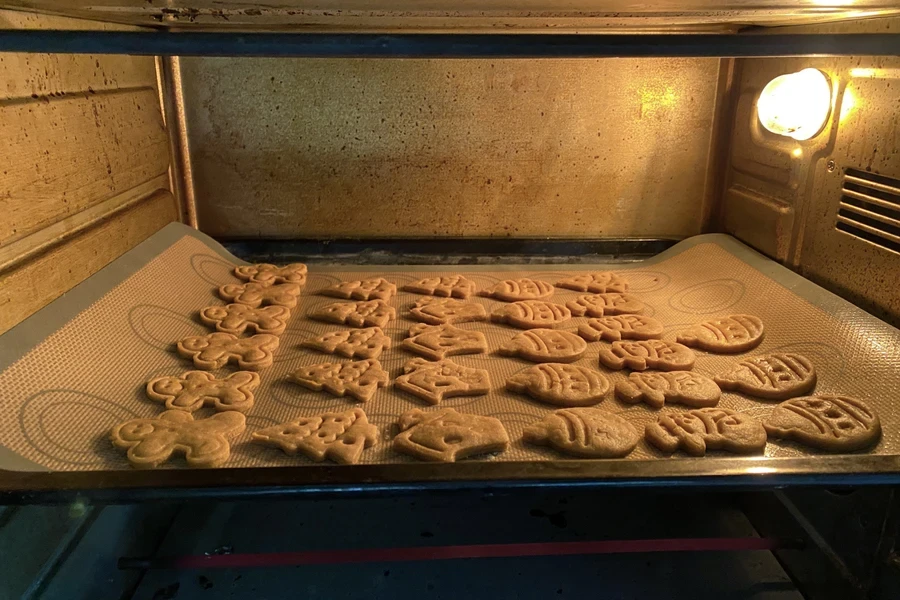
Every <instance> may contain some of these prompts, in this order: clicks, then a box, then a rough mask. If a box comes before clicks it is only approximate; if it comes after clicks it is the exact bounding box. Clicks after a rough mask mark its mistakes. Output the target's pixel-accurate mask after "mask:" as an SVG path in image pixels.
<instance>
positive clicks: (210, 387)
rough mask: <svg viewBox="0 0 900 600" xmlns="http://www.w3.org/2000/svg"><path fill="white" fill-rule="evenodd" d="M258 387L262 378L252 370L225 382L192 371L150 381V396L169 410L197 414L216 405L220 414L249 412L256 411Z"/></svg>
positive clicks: (232, 375) (200, 372) (204, 373)
mask: <svg viewBox="0 0 900 600" xmlns="http://www.w3.org/2000/svg"><path fill="white" fill-rule="evenodd" d="M258 386H259V375H257V374H256V373H251V372H250V371H238V372H237V373H232V374H231V375H228V376H227V377H224V378H222V379H216V376H215V375H213V374H212V373H207V372H205V371H188V372H186V373H184V374H182V375H181V376H179V377H176V376H173V375H166V376H163V377H156V378H154V379H151V380H150V381H148V382H147V397H148V398H150V399H151V400H154V401H156V402H164V403H165V405H166V408H167V409H168V410H186V411H188V412H194V411H196V410H198V409H200V408H202V407H203V406H212V407H213V408H215V409H216V410H217V411H226V410H236V411H238V412H242V413H246V412H247V411H249V410H250V409H251V408H253V390H255V389H256V388H257V387H258Z"/></svg>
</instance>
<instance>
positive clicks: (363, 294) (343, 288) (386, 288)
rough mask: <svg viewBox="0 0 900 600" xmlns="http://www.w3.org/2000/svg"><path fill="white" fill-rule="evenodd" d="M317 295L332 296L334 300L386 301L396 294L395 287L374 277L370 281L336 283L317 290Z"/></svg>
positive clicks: (382, 279)
mask: <svg viewBox="0 0 900 600" xmlns="http://www.w3.org/2000/svg"><path fill="white" fill-rule="evenodd" d="M319 293H320V294H322V295H324V296H334V297H335V298H346V299H351V298H352V299H353V300H385V301H387V300H390V299H391V296H393V295H394V294H396V293H397V286H396V285H394V284H393V283H391V282H390V281H388V280H387V279H385V278H384V277H374V278H372V279H362V280H357V281H343V282H341V283H336V284H334V285H332V286H328V287H327V288H324V289H322V290H319Z"/></svg>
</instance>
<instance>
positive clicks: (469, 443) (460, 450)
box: [394, 408, 509, 462]
mask: <svg viewBox="0 0 900 600" xmlns="http://www.w3.org/2000/svg"><path fill="white" fill-rule="evenodd" d="M508 448H509V434H507V433H506V429H504V427H503V423H501V422H500V421H499V420H497V419H495V418H494V417H483V416H481V415H467V414H463V413H458V412H456V411H455V410H453V409H452V408H440V409H437V410H432V411H428V412H426V411H423V410H419V409H417V408H416V409H413V410H411V411H409V412H406V413H403V414H402V415H400V433H399V434H398V435H397V437H395V438H394V450H396V451H397V452H402V453H403V454H408V455H409V456H412V457H414V458H418V459H420V460H428V461H439V462H454V461H456V460H459V459H463V458H467V457H469V456H474V455H477V454H486V453H488V452H504V451H506V450H507V449H508Z"/></svg>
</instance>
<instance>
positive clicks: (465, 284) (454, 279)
mask: <svg viewBox="0 0 900 600" xmlns="http://www.w3.org/2000/svg"><path fill="white" fill-rule="evenodd" d="M403 289H404V290H406V291H407V292H415V293H416V294H430V295H432V296H443V297H445V298H448V297H451V296H452V297H453V298H462V299H463V300H465V299H466V298H468V297H469V296H471V295H472V294H474V293H475V283H474V282H473V281H470V280H468V279H466V278H465V277H463V276H462V275H443V276H441V277H426V278H424V279H420V280H419V281H417V282H415V283H410V284H407V285H405V286H403Z"/></svg>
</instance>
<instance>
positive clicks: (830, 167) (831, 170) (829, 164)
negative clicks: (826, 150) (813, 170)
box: [825, 160, 837, 173]
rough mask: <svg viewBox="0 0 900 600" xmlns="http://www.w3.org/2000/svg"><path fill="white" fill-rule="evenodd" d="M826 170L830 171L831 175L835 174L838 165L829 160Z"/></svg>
mask: <svg viewBox="0 0 900 600" xmlns="http://www.w3.org/2000/svg"><path fill="white" fill-rule="evenodd" d="M825 168H826V169H828V172H829V173H834V170H835V169H837V164H835V162H834V161H833V160H829V161H828V162H827V163H825Z"/></svg>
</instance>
